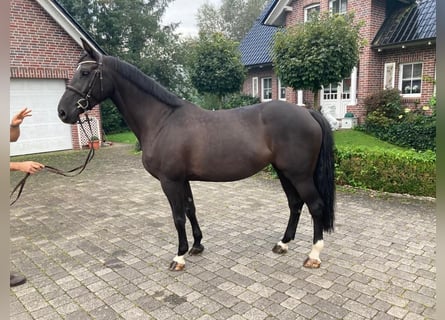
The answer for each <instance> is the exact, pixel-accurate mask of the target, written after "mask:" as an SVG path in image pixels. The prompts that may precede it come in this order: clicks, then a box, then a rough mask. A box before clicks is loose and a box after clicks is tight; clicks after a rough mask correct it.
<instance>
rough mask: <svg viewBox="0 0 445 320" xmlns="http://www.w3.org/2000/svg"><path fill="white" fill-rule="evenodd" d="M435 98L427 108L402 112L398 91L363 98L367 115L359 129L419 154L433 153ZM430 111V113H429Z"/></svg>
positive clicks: (387, 91)
mask: <svg viewBox="0 0 445 320" xmlns="http://www.w3.org/2000/svg"><path fill="white" fill-rule="evenodd" d="M435 104H436V99H435V97H433V98H431V100H430V103H429V105H428V106H422V107H419V106H418V105H417V106H416V108H415V109H414V110H411V109H409V108H406V109H405V110H402V107H401V104H400V96H399V91H398V90H395V89H392V90H382V91H380V92H378V93H377V94H374V95H371V96H369V97H368V98H366V99H365V106H366V109H367V112H368V114H367V116H366V120H365V123H364V124H363V125H362V126H359V127H358V130H362V131H365V132H367V133H369V134H372V135H373V136H375V137H377V138H379V139H381V140H383V141H387V142H390V143H392V144H395V145H398V146H401V147H407V148H413V149H415V150H418V151H425V150H433V151H434V150H436V106H435ZM430 109H432V112H430Z"/></svg>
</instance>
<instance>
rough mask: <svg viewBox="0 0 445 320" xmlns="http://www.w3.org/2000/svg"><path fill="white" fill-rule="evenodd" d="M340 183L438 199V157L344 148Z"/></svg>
mask: <svg viewBox="0 0 445 320" xmlns="http://www.w3.org/2000/svg"><path fill="white" fill-rule="evenodd" d="M335 157H336V161H335V166H336V183H337V184H339V185H350V186H353V187H360V188H367V189H373V190H378V191H385V192H393V193H406V194H411V195H417V196H430V197H435V195H436V154H435V153H434V152H432V151H426V152H416V151H409V150H408V151H396V150H388V149H366V148H358V147H348V146H340V147H337V148H336V150H335Z"/></svg>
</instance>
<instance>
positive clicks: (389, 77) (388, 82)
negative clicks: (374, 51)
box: [383, 62, 396, 89]
mask: <svg viewBox="0 0 445 320" xmlns="http://www.w3.org/2000/svg"><path fill="white" fill-rule="evenodd" d="M395 70H396V63H395V62H391V63H385V74H384V76H383V89H392V88H394V75H395V73H394V72H395Z"/></svg>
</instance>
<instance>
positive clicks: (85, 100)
mask: <svg viewBox="0 0 445 320" xmlns="http://www.w3.org/2000/svg"><path fill="white" fill-rule="evenodd" d="M87 63H94V64H97V65H98V67H97V69H96V70H95V72H94V75H93V77H91V78H90V82H89V83H88V87H87V92H86V93H84V92H82V91H80V90H79V89H77V88H75V87H73V86H72V85H67V89H69V90H71V91H74V92H75V93H77V94H78V95H80V96H81V98H80V99H79V100H77V102H76V104H77V109H81V110H82V112H85V111H86V110H89V109H91V108H92V107H93V106H90V98H91V97H93V96H92V95H91V91H92V90H93V87H94V84H95V83H96V80H97V78H98V77H99V79H100V90H101V92H102V91H103V87H102V80H103V76H102V55H100V56H99V62H96V61H94V60H87V61H82V62H80V63H79V65H78V66H77V69H79V68H80V67H81V66H82V65H83V64H87ZM93 98H94V97H93ZM95 100H97V99H95Z"/></svg>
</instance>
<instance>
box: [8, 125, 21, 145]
mask: <svg viewBox="0 0 445 320" xmlns="http://www.w3.org/2000/svg"><path fill="white" fill-rule="evenodd" d="M19 137H20V125H18V126H14V125H12V124H11V125H9V141H10V142H16V141H17V139H18V138H19Z"/></svg>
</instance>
